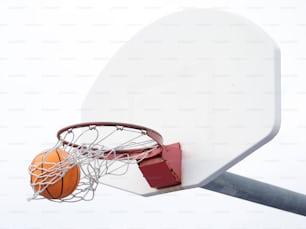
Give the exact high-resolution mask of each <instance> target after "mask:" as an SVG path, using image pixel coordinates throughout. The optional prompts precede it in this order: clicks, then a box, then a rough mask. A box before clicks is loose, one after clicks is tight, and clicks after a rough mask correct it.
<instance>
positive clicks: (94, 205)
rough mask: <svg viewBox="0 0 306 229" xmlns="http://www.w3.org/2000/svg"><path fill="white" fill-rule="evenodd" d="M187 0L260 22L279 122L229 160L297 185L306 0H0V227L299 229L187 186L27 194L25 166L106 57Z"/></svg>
mask: <svg viewBox="0 0 306 229" xmlns="http://www.w3.org/2000/svg"><path fill="white" fill-rule="evenodd" d="M187 7H204V8H206V7H217V8H221V9H224V10H229V11H233V12H236V13H238V14H240V15H244V16H245V17H247V18H249V19H250V20H251V21H253V22H254V23H256V24H258V25H259V26H261V27H262V28H263V29H264V30H266V31H267V32H268V33H269V34H270V35H271V37H272V38H273V39H274V40H275V41H276V42H277V43H278V44H279V46H280V48H281V52H282V110H283V113H282V127H281V130H280V132H279V134H278V136H277V137H276V138H275V139H274V140H273V141H272V142H271V143H269V144H268V145H266V146H264V147H263V148H262V149H260V150H258V151H257V152H255V153H254V154H253V155H251V156H249V157H248V158H247V159H246V160H244V161H243V162H241V163H239V164H238V165H236V166H235V167H234V168H232V169H231V172H236V173H238V174H241V175H245V176H250V177H252V178H255V179H259V180H262V181H265V182H269V183H273V184H276V185H279V186H282V187H285V188H289V189H292V190H294V191H298V192H303V193H306V179H305V174H306V142H305V136H306V106H305V105H306V76H305V73H306V70H305V65H306V54H305V53H306V14H305V12H306V2H304V1H303V0H299V1H292V0H286V1H279V0H278V1H276V0H275V1H272V0H271V1H269V0H265V1H262V0H258V1H254V0H246V1H245V0H235V1H225V0H224V1H220V0H214V1H203V0H202V1H156V0H155V1H140V0H138V1H136V0H135V1H131V0H128V1H127V0H125V1H123V0H122V1H115V0H112V1H93V0H76V1H58V0H53V1H21V0H13V1H12V0H10V1H8V0H7V1H4V0H3V1H1V3H0V103H1V107H0V112H1V116H0V117H1V118H0V139H2V141H1V143H2V153H1V158H0V180H1V186H0V187H1V189H0V219H1V220H0V228H1V229H4V228H5V229H6V228H32V229H33V228H44V229H45V228H53V229H54V228H59V229H64V228H65V229H67V228H85V227H87V228H103V229H106V228H128V229H130V228H139V229H143V228H154V229H156V228H162V229H170V228H171V229H176V228H197V229H204V228H205V229H208V228H231V229H233V228H256V229H258V228H264V229H267V228H277V229H278V228H291V229H295V228H296V229H302V228H306V220H305V218H303V217H300V216H297V215H294V214H290V213H286V212H282V211H279V210H275V209H272V208H268V207H263V206H260V205H257V204H253V203H250V202H246V201H243V200H239V199H235V198H231V197H228V196H224V195H221V194H218V193H213V192H210V191H207V190H202V189H194V190H188V191H181V192H177V193H170V194H165V195H162V196H157V197H150V198H144V197H139V196H136V195H133V194H129V193H125V192H122V191H119V190H115V189H111V188H108V187H102V186H100V189H99V190H98V191H97V196H96V198H95V199H94V200H93V201H91V202H85V203H76V204H56V203H52V202H49V201H32V202H27V201H26V198H28V197H29V196H30V195H31V194H32V190H31V188H30V186H29V175H28V174H27V167H28V165H29V163H30V162H31V160H32V158H33V157H34V156H35V155H36V154H38V153H39V152H40V151H41V150H43V149H45V148H48V147H50V146H52V145H53V144H54V143H55V142H56V138H55V134H56V132H57V130H58V129H60V128H62V127H63V126H66V125H67V124H72V123H78V122H80V117H81V114H80V108H81V103H82V100H83V99H84V97H85V95H86V93H87V92H88V90H89V89H90V87H91V85H92V84H93V82H94V81H95V79H96V77H97V76H98V75H99V73H100V72H101V70H102V68H103V66H105V64H106V63H107V61H108V59H109V58H110V57H111V56H112V55H113V54H114V53H115V52H116V50H118V49H119V48H120V47H121V46H122V44H124V42H125V41H127V40H128V39H129V38H130V37H131V36H133V35H134V34H135V33H136V32H137V31H139V30H140V29H141V28H143V27H144V26H145V25H147V24H150V23H151V22H153V21H155V20H156V19H158V18H160V17H162V16H165V15H167V14H169V13H172V12H175V11H178V10H180V9H183V8H187Z"/></svg>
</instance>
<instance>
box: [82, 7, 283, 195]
mask: <svg viewBox="0 0 306 229" xmlns="http://www.w3.org/2000/svg"><path fill="white" fill-rule="evenodd" d="M82 119H83V120H82V121H84V122H89V121H113V122H126V123H133V124H138V125H142V126H147V127H149V128H152V129H154V130H156V131H158V132H159V133H161V134H162V135H163V137H164V141H165V143H166V144H170V143H175V142H180V143H181V146H182V151H183V160H182V184H181V185H179V186H174V187H170V188H165V189H154V188H151V187H150V186H149V185H148V183H147V182H146V180H145V179H144V178H143V175H142V173H141V172H140V171H139V169H138V166H137V165H135V166H131V167H130V170H129V172H128V173H127V174H126V175H124V176H118V177H117V176H108V177H107V176H106V177H105V178H103V180H102V182H103V183H105V184H107V185H110V186H113V187H116V188H119V189H122V190H126V191H129V192H133V193H136V194H140V195H153V194H159V193H164V192H169V191H175V190H180V189H186V188H192V187H198V186H203V185H205V184H207V183H208V182H209V181H211V180H212V179H214V178H215V177H216V176H218V175H219V174H221V173H223V172H224V171H226V170H227V169H228V168H230V167H231V166H233V165H234V164H235V163H237V162H238V161H240V160H242V159H243V158H244V157H246V156H247V155H249V154H250V153H252V152H254V151H255V150H256V149H257V148H259V147H260V146H262V145H264V144H265V143H267V142H268V141H270V140H271V139H272V138H273V137H274V136H275V135H276V134H277V132H278V130H279V127H280V51H279V49H278V47H277V45H276V44H275V43H274V42H273V40H272V39H271V38H270V37H269V36H268V35H267V34H266V33H265V32H264V31H262V30H261V29H260V28H259V27H257V26H256V25H254V24H253V23H251V22H249V21H248V20H247V19H245V18H243V17H240V16H237V15H233V14H231V13H227V12H221V11H215V10H204V9H201V10H200V9H189V10H184V11H181V12H178V13H175V14H171V15H169V16H166V17H164V18H161V19H160V20H158V21H156V22H154V23H153V24H151V25H148V26H146V27H145V28H143V29H142V30H141V31H139V32H138V33H137V34H136V35H135V36H134V37H132V38H131V39H130V40H129V41H127V42H126V44H124V45H123V46H122V48H121V49H120V50H119V51H118V52H117V53H116V54H115V55H114V56H113V57H112V58H111V60H110V61H109V63H108V65H107V66H106V67H105V68H104V69H103V71H102V72H101V75H100V76H99V77H98V78H97V80H96V82H95V83H94V85H93V87H92V88H91V89H90V90H89V93H88V96H87V97H86V99H85V101H84V103H83V109H82Z"/></svg>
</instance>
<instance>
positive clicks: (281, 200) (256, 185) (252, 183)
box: [202, 172, 306, 216]
mask: <svg viewBox="0 0 306 229" xmlns="http://www.w3.org/2000/svg"><path fill="white" fill-rule="evenodd" d="M202 188H204V189H208V190H210V191H214V192H219V193H222V194H225V195H228V196H233V197H237V198H240V199H244V200H248V201H251V202H255V203H258V204H262V205H265V206H269V207H273V208H277V209H280V210H284V211H287V212H291V213H295V214H299V215H303V216H306V195H304V194H301V193H297V192H293V191H290V190H287V189H284V188H280V187H277V186H274V185H271V184H267V183H263V182H260V181H257V180H253V179H250V178H247V177H243V176H239V175H236V174H233V173H229V172H225V173H223V174H222V175H220V176H219V177H217V178H216V179H215V180H213V181H211V182H210V183H208V184H206V185H204V186H202Z"/></svg>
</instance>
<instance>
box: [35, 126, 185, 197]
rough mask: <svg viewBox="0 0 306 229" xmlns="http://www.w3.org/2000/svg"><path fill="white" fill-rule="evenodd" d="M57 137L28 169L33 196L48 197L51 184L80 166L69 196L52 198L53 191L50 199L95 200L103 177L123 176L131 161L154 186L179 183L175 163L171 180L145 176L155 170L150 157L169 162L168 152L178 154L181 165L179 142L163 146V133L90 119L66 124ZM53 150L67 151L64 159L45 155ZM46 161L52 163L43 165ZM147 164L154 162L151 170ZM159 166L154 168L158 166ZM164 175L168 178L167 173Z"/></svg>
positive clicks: (170, 168) (171, 169)
mask: <svg viewBox="0 0 306 229" xmlns="http://www.w3.org/2000/svg"><path fill="white" fill-rule="evenodd" d="M57 138H58V142H57V144H56V146H55V147H53V148H52V149H50V150H48V151H47V152H45V153H44V156H43V157H42V159H41V160H40V161H39V163H34V164H33V163H32V164H31V166H30V168H29V172H30V175H31V185H32V187H33V190H34V195H33V197H32V198H31V199H41V198H43V197H42V196H44V197H46V195H44V192H45V191H46V190H47V191H48V187H52V185H55V184H56V183H57V182H59V181H60V180H61V179H62V181H61V182H62V186H63V180H64V179H63V177H65V175H66V172H67V171H69V170H70V169H71V168H75V166H79V168H80V172H81V176H80V177H79V179H80V180H79V183H78V186H77V187H76V188H75V190H74V191H73V192H72V193H71V194H69V195H68V196H64V197H62V196H59V198H53V197H52V195H51V194H50V196H51V198H48V199H50V200H52V201H56V202H75V201H80V200H92V199H93V198H94V193H95V191H96V189H97V187H98V185H99V184H100V183H103V177H104V176H106V175H109V176H123V175H125V174H126V173H127V172H128V169H129V165H131V164H138V165H139V168H140V170H141V171H142V173H143V175H144V176H145V178H146V179H147V181H148V183H149V185H150V186H151V187H154V188H161V187H165V186H171V185H176V184H179V183H180V170H179V171H177V174H176V173H175V171H174V170H177V169H173V168H172V167H171V163H173V162H171V163H170V166H169V165H167V166H168V167H169V174H170V176H173V178H172V180H171V179H170V180H169V179H168V180H167V179H166V180H165V178H161V181H157V183H156V181H155V180H152V178H151V177H150V176H146V174H148V172H152V168H153V169H154V167H152V163H151V162H150V159H151V158H155V159H156V158H161V159H162V160H163V161H165V162H164V164H166V161H167V160H165V158H167V155H169V153H170V154H171V155H173V153H176V156H178V157H176V158H177V160H178V161H179V164H180V161H181V151H180V148H179V145H178V143H177V144H175V147H173V145H170V146H164V145H162V143H163V138H162V136H161V135H160V134H159V133H158V132H156V131H154V130H152V129H149V128H146V127H142V126H138V125H132V124H126V123H115V122H91V123H81V124H76V125H71V126H68V127H65V128H63V129H61V130H59V131H58V133H57ZM54 150H56V152H57V154H58V152H65V154H63V153H61V156H59V158H61V160H59V161H56V162H50V161H48V160H47V159H46V158H47V157H48V155H49V154H50V153H51V152H54ZM163 155H165V157H164V156H163ZM143 161H146V164H145V165H144V166H142V162H143ZM172 161H173V160H172ZM52 163H53V164H52ZM46 164H48V165H49V166H44V165H46ZM50 164H51V165H50ZM148 164H149V165H151V167H150V169H149V170H148V167H147V165H148ZM153 166H154V164H153ZM158 166H159V165H158ZM158 166H157V167H156V166H155V168H156V169H158ZM38 170H39V171H40V172H39V173H38V172H37V171H38ZM63 170H65V171H64V172H63ZM50 174H51V175H50ZM165 175H166V177H167V174H165ZM65 179H66V178H65ZM154 182H155V183H154ZM49 189H50V188H49ZM61 192H63V191H62V190H61ZM47 196H49V195H47Z"/></svg>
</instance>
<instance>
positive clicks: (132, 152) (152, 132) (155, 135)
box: [56, 122, 163, 158]
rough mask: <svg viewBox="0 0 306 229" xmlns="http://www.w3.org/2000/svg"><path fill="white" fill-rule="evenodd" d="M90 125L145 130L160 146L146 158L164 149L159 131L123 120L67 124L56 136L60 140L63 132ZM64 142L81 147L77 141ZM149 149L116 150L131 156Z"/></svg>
mask: <svg viewBox="0 0 306 229" xmlns="http://www.w3.org/2000/svg"><path fill="white" fill-rule="evenodd" d="M90 126H113V127H126V128H131V129H137V130H140V131H145V132H146V135H147V136H149V137H150V138H152V139H153V140H154V141H156V143H157V145H158V147H157V149H155V150H153V151H152V152H150V153H149V154H148V155H147V156H146V158H149V157H154V156H156V155H158V154H159V153H161V151H162V147H163V137H162V135H161V134H160V133H158V132H157V131H155V130H152V129H150V128H147V127H144V126H140V125H135V124H130V123H121V122H84V123H78V124H73V125H70V126H66V127H64V128H62V129H60V130H59V131H58V132H57V134H56V137H57V138H58V140H62V139H61V134H62V133H64V132H66V131H69V129H76V128H82V127H90ZM62 143H63V144H64V145H68V146H71V147H74V148H79V147H80V146H79V145H78V144H75V143H71V142H68V141H65V140H64V141H62ZM146 150H148V148H140V149H135V150H132V149H130V150H120V151H116V153H117V154H129V155H130V156H136V155H137V154H141V153H143V152H144V151H146Z"/></svg>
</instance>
